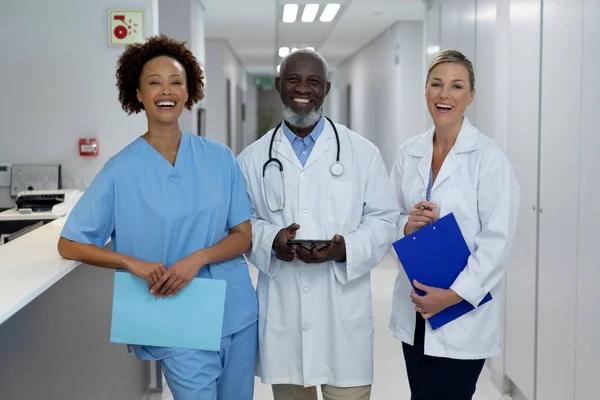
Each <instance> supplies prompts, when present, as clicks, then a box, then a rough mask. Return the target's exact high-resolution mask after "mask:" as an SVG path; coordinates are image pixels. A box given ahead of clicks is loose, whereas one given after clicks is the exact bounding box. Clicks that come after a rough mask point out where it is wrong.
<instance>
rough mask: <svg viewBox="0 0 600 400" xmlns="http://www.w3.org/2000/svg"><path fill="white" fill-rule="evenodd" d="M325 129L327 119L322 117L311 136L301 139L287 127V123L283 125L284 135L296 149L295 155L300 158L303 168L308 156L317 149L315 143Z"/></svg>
mask: <svg viewBox="0 0 600 400" xmlns="http://www.w3.org/2000/svg"><path fill="white" fill-rule="evenodd" d="M324 127H325V118H323V117H321V119H320V120H319V122H318V123H317V125H316V126H315V129H313V131H312V132H311V133H310V135H308V136H306V137H305V138H301V137H299V136H296V134H295V133H294V132H292V131H291V129H290V128H289V127H288V126H287V123H285V122H284V123H283V134H284V135H285V137H287V138H288V140H289V141H290V143H291V144H292V149H294V153H296V155H297V156H298V160H300V163H301V164H302V166H304V164H306V160H308V156H309V155H310V152H311V151H312V149H313V148H314V147H315V143H316V142H317V139H318V138H319V136H321V133H322V132H323V128H324Z"/></svg>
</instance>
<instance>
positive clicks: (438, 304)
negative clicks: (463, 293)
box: [410, 280, 462, 319]
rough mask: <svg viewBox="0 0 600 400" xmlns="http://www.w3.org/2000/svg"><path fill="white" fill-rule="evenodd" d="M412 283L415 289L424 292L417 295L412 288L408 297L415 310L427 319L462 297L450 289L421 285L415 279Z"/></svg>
mask: <svg viewBox="0 0 600 400" xmlns="http://www.w3.org/2000/svg"><path fill="white" fill-rule="evenodd" d="M413 284H414V285H415V287H416V288H417V289H419V290H422V291H423V292H425V294H424V295H423V296H420V295H418V294H417V292H415V291H414V290H413V291H412V292H411V293H410V299H411V300H412V302H413V304H414V305H415V310H416V311H417V312H418V313H421V315H422V316H423V318H424V319H429V318H431V317H433V316H434V315H435V314H437V313H439V312H441V311H444V310H445V309H446V308H448V307H450V306H453V305H455V304H458V303H460V302H461V301H462V297H460V296H459V295H458V294H456V292H454V291H452V290H450V289H439V288H434V287H431V286H427V285H423V284H422V283H419V282H418V281H416V280H415V281H413Z"/></svg>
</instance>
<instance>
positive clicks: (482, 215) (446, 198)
mask: <svg viewBox="0 0 600 400" xmlns="http://www.w3.org/2000/svg"><path fill="white" fill-rule="evenodd" d="M433 133H434V128H433V127H432V128H431V129H430V130H429V131H427V132H425V133H423V134H421V135H419V136H416V137H414V138H412V139H411V140H409V141H408V142H406V143H405V144H403V145H402V146H401V147H400V149H399V152H398V156H397V159H396V162H395V164H394V166H393V168H392V172H391V179H392V184H393V186H394V189H395V191H396V196H397V198H398V201H399V205H400V209H401V213H402V214H401V216H400V219H399V221H398V230H399V232H398V236H399V237H403V236H404V233H403V232H404V226H405V225H406V222H407V220H408V213H409V212H410V210H411V209H412V208H413V207H414V205H415V204H416V203H418V202H419V201H421V200H425V192H426V189H427V184H428V181H429V172H430V168H431V158H432V151H433ZM431 201H432V202H433V203H435V204H437V206H438V207H439V208H438V209H437V210H436V211H437V212H439V213H440V215H441V216H444V215H447V214H449V213H451V212H452V213H454V215H455V217H456V220H457V222H458V225H459V226H460V229H461V231H462V233H463V236H464V238H465V241H466V242H467V245H468V247H469V249H470V251H471V256H470V257H469V260H468V263H467V266H466V268H465V269H464V270H463V272H461V274H460V275H459V276H458V278H457V279H456V280H455V281H454V284H453V285H452V286H451V289H452V290H454V291H455V292H456V293H458V295H460V296H461V297H462V298H463V299H465V300H467V301H468V302H469V303H471V304H472V305H473V306H474V307H477V305H478V304H479V303H480V301H481V300H482V299H483V297H484V296H485V295H486V293H487V292H488V291H491V294H492V297H493V299H492V300H491V301H489V302H488V303H486V304H484V305H482V306H481V307H479V308H476V309H475V310H473V311H471V312H470V313H468V314H466V315H464V316H462V317H460V318H458V319H456V320H454V321H452V322H450V323H449V324H447V325H445V326H442V327H441V328H438V329H437V330H435V331H432V329H431V326H430V325H429V324H428V323H427V324H425V326H426V331H425V354H427V355H430V356H438V357H448V358H454V359H484V358H488V357H492V356H495V355H497V354H499V352H500V349H501V332H500V323H501V321H500V319H501V311H502V305H503V302H504V300H503V293H502V291H501V289H500V285H499V283H500V281H501V279H502V277H503V275H504V272H505V270H506V267H507V263H508V256H509V253H510V248H511V243H512V240H513V237H514V232H515V225H516V220H517V212H518V203H519V185H518V183H517V181H516V178H515V175H514V173H513V170H512V168H511V165H510V163H509V160H508V158H507V157H506V155H505V154H504V152H503V151H502V150H501V149H500V148H499V147H498V146H497V145H496V144H495V143H494V142H493V140H492V139H490V138H489V137H487V136H485V135H483V134H482V133H481V132H479V130H478V129H477V128H475V127H474V126H473V125H471V123H470V122H469V121H468V119H467V118H466V117H465V119H464V122H463V125H462V128H461V130H460V133H459V135H458V138H457V140H456V143H455V145H454V147H453V148H452V150H451V151H450V152H449V153H448V156H447V157H446V159H445V161H444V164H443V165H442V168H441V169H440V172H439V174H438V176H437V178H436V180H435V182H434V184H433V190H432V191H431ZM411 290H412V287H411V284H410V282H409V280H408V278H407V276H406V274H405V272H404V270H403V269H402V268H400V269H399V273H398V277H397V279H396V283H395V286H394V297H393V308H392V316H391V320H390V327H391V329H392V331H393V333H394V336H395V337H396V338H397V339H400V340H402V341H403V342H405V343H408V344H410V345H412V344H413V338H414V329H415V308H414V304H412V302H411V300H410V293H411Z"/></svg>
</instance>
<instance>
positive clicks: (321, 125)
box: [238, 50, 399, 400]
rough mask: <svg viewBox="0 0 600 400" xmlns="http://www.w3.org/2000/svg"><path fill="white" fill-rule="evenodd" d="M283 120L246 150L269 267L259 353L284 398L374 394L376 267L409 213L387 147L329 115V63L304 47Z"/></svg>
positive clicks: (260, 249) (286, 65) (289, 83)
mask: <svg viewBox="0 0 600 400" xmlns="http://www.w3.org/2000/svg"><path fill="white" fill-rule="evenodd" d="M275 83H276V86H277V90H278V91H279V93H280V97H281V101H282V103H283V105H284V111H283V117H284V121H283V122H282V123H281V124H279V125H278V126H277V127H276V128H275V129H274V130H272V131H270V132H268V133H267V134H266V135H264V136H263V137H262V138H261V139H259V140H258V141H257V142H255V143H254V144H252V145H250V146H249V147H248V148H247V149H246V150H244V151H243V152H242V154H240V156H239V157H238V161H239V163H240V166H241V168H242V172H243V173H244V176H245V178H246V183H247V188H248V193H249V196H250V199H251V202H252V205H253V218H252V219H251V223H252V229H253V240H252V242H253V245H252V250H251V254H250V259H251V261H252V263H253V264H254V265H255V266H256V267H257V268H258V269H259V270H260V274H259V279H258V288H257V292H258V301H259V354H260V359H259V365H258V371H257V373H258V375H259V376H260V377H261V379H262V381H263V383H267V384H272V385H273V394H274V397H275V400H295V399H311V400H312V399H314V400H316V399H317V388H316V386H319V385H320V386H321V390H322V393H323V398H324V399H325V400H342V399H351V400H364V399H369V398H370V392H371V383H372V381H373V313H372V308H371V288H370V271H371V269H372V268H373V267H375V266H376V265H377V264H378V263H379V262H380V261H381V259H382V258H383V257H384V256H385V254H386V253H387V252H388V250H389V249H390V247H391V243H392V240H393V239H394V238H395V235H396V221H397V219H398V216H399V211H398V209H397V205H396V201H395V200H394V195H393V193H392V191H391V190H390V185H389V181H388V174H387V172H386V169H385V166H384V163H383V160H382V158H381V155H380V153H379V150H378V149H377V147H375V146H374V145H373V144H372V143H370V142H369V141H367V140H366V139H364V138H363V137H361V136H360V135H358V134H357V133H355V132H353V131H351V130H349V129H348V128H346V127H345V126H343V125H339V124H335V123H333V122H332V121H331V120H329V119H328V118H327V117H324V116H323V102H324V100H325V97H326V96H327V93H328V92H329V88H330V83H329V82H328V81H327V63H326V62H325V60H324V59H323V57H321V56H320V55H319V54H318V53H316V52H314V51H311V50H298V51H296V52H293V53H291V54H290V55H288V56H287V57H286V58H284V60H283V61H282V63H281V68H280V76H279V77H278V78H277V79H276V81H275Z"/></svg>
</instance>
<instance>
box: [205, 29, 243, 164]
mask: <svg viewBox="0 0 600 400" xmlns="http://www.w3.org/2000/svg"><path fill="white" fill-rule="evenodd" d="M227 79H229V81H230V83H231V86H230V90H229V93H230V104H229V107H230V110H231V115H230V121H229V123H230V126H231V133H230V135H229V136H228V134H227V93H226V88H227V83H226V82H227ZM246 83H247V82H246V72H245V70H244V69H243V66H242V64H241V63H240V61H239V59H238V57H237V56H236V54H235V53H234V52H233V50H232V49H231V46H230V45H229V43H228V42H227V41H226V40H223V39H207V40H206V101H205V105H206V120H207V125H206V137H208V138H211V139H215V140H218V141H220V142H223V143H225V144H227V145H228V146H230V147H231V149H232V150H233V151H234V153H236V154H237V153H239V151H241V148H240V145H239V141H238V136H237V132H238V131H239V127H238V124H237V121H236V104H237V90H236V87H238V86H239V87H240V88H241V89H242V92H246Z"/></svg>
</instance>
